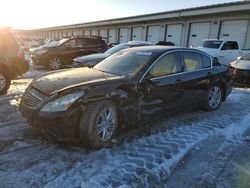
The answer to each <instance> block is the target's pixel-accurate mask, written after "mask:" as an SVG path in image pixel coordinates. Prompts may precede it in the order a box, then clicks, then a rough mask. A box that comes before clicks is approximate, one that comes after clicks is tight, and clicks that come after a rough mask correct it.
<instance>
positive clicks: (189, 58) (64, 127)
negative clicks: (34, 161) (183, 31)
mask: <svg viewBox="0 0 250 188" xmlns="http://www.w3.org/2000/svg"><path fill="white" fill-rule="evenodd" d="M231 90H232V79H231V76H230V74H229V72H228V70H227V68H225V67H224V66H220V65H218V63H217V62H215V63H213V59H212V57H211V56H209V55H207V54H205V53H203V52H201V51H198V50H195V49H185V48H170V47H160V46H154V47H153V46H150V47H138V48H130V49H125V50H122V51H120V52H117V53H115V54H113V55H112V56H110V57H108V58H107V59H105V60H103V61H102V62H100V63H99V64H97V65H96V66H94V67H93V68H79V69H68V70H64V71H56V72H55V73H48V74H46V75H43V76H41V77H39V78H36V79H34V80H33V81H32V83H31V84H30V85H29V87H28V88H27V90H26V91H25V93H24V95H23V97H22V100H21V103H20V110H21V112H22V114H23V115H24V116H25V117H26V118H27V120H28V122H29V123H30V124H31V125H33V126H38V127H41V128H42V129H44V130H45V131H47V133H48V134H51V135H56V137H57V139H70V138H80V140H81V141H82V142H83V143H84V144H86V145H88V146H91V147H101V146H104V145H105V144H107V143H108V142H110V141H111V139H112V138H113V137H114V135H115V133H116V130H117V128H118V127H119V126H122V127H126V126H131V125H136V124H138V123H145V122H147V121H149V120H150V119H152V117H153V116H156V115H162V114H165V115H166V114H168V113H169V112H170V111H172V110H175V111H177V112H178V111H179V110H182V109H185V108H186V107H190V106H193V105H197V104H198V105H200V106H201V107H203V108H204V109H205V110H208V111H210V110H216V109H217V108H219V106H220V105H221V102H222V101H225V100H226V98H227V96H228V95H229V94H230V93H231Z"/></svg>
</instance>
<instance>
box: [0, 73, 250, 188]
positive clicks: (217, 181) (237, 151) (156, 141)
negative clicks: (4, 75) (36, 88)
mask: <svg viewBox="0 0 250 188" xmlns="http://www.w3.org/2000/svg"><path fill="white" fill-rule="evenodd" d="M43 72H45V71H44V70H37V69H34V68H32V69H31V71H29V72H28V73H26V74H25V75H24V76H22V77H20V78H19V79H17V80H13V81H12V85H11V88H10V90H9V92H8V94H7V95H6V96H0V187H60V188H61V187H122V188H125V187H250V89H246V88H241V89H239V88H237V89H234V90H233V93H232V94H231V95H230V97H229V98H228V100H227V101H226V102H225V103H223V104H222V106H221V108H220V109H219V110H217V111H215V112H202V111H196V112H192V113H185V114H181V115H177V116H174V117H168V118H166V119H162V120H159V121H157V122H154V123H150V124H148V125H144V126H140V127H138V128H136V129H134V130H130V131H126V132H125V133H122V134H119V135H118V136H117V138H116V139H115V140H114V143H113V145H112V146H111V147H110V148H103V149H101V150H98V151H94V150H86V149H85V148H83V147H81V146H69V145H68V146H63V145H57V144H54V143H52V142H49V141H47V140H45V139H43V138H41V137H40V136H39V134H38V133H37V131H36V130H33V129H31V128H30V127H29V126H28V125H27V123H26V121H25V119H24V118H23V117H22V116H21V114H20V112H19V111H18V109H17V104H18V100H19V99H20V97H21V96H22V93H23V92H24V90H25V88H26V87H27V85H28V83H29V82H30V81H31V80H32V78H33V77H35V76H37V75H39V74H41V73H43Z"/></svg>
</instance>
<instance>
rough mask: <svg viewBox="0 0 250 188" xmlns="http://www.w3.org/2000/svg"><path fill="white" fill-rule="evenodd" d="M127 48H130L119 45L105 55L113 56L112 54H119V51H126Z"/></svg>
mask: <svg viewBox="0 0 250 188" xmlns="http://www.w3.org/2000/svg"><path fill="white" fill-rule="evenodd" d="M126 48H129V46H127V45H124V44H118V45H116V46H114V47H112V48H110V49H109V50H107V51H106V52H105V54H111V55H112V54H114V53H116V52H118V51H120V50H122V49H126Z"/></svg>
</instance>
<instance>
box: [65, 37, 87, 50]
mask: <svg viewBox="0 0 250 188" xmlns="http://www.w3.org/2000/svg"><path fill="white" fill-rule="evenodd" d="M65 45H66V46H67V47H70V48H80V47H83V41H82V40H81V39H71V40H69V41H68V42H66V44H65Z"/></svg>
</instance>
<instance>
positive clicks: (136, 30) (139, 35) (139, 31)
mask: <svg viewBox="0 0 250 188" xmlns="http://www.w3.org/2000/svg"><path fill="white" fill-rule="evenodd" d="M132 40H136V41H142V40H143V27H133V31H132Z"/></svg>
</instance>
